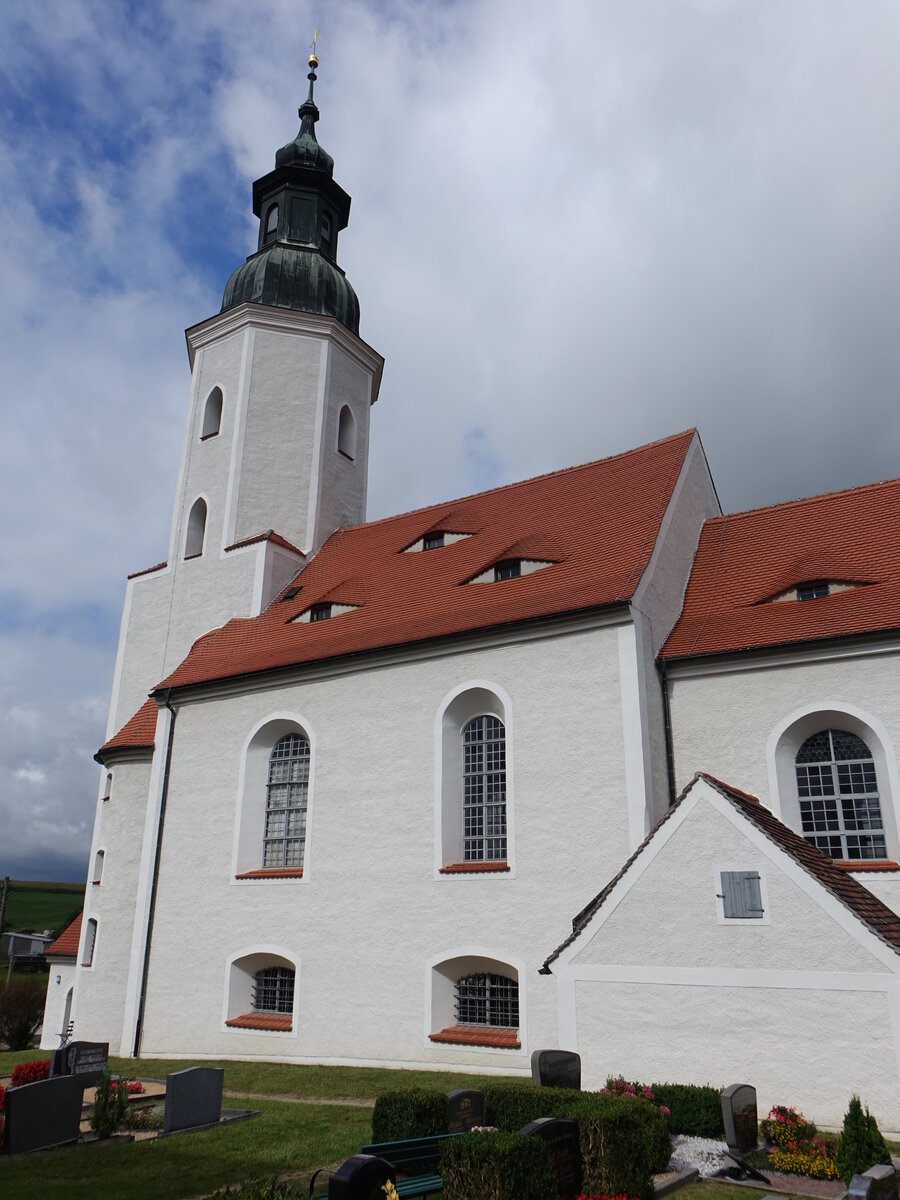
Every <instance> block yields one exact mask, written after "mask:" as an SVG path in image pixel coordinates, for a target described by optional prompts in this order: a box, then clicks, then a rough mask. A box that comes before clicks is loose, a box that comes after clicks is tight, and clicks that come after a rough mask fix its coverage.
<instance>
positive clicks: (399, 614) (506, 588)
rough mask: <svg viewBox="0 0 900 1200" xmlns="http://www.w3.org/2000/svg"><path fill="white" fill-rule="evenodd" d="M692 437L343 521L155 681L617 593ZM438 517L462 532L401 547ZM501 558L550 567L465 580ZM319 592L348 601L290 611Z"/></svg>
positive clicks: (639, 559) (605, 601)
mask: <svg viewBox="0 0 900 1200" xmlns="http://www.w3.org/2000/svg"><path fill="white" fill-rule="evenodd" d="M693 437H694V433H693V431H688V432H687V433H682V434H677V435H676V436H675V437H671V438H666V439H664V440H663V441H659V442H654V443H652V444H650V445H648V446H642V447H640V448H639V449H637V450H632V451H630V452H629V453H627V454H620V455H617V456H616V457H615V458H608V459H604V460H602V461H600V462H595V463H588V464H587V465H586V466H582V467H572V468H570V469H568V470H565V471H558V472H555V473H554V474H551V475H542V476H539V477H538V478H536V479H529V480H526V481H525V482H524V483H516V484H511V485H509V486H507V487H502V488H497V489H495V490H493V491H490V492H482V493H481V494H479V495H475V496H470V497H468V498H467V499H463V500H454V501H451V502H449V503H447V504H438V505H434V506H433V507H431V508H426V509H419V510H418V511H416V512H411V513H405V514H403V515H401V516H398V517H391V518H388V519H386V520H383V521H374V522H372V523H371V524H368V525H358V526H354V527H352V528H348V529H340V530H338V531H337V533H335V534H333V535H332V536H331V537H330V538H329V539H328V541H327V542H326V543H325V545H324V546H323V547H322V548H321V550H319V552H318V553H317V554H316V555H315V556H314V557H313V558H312V560H311V561H310V562H309V563H308V564H307V565H306V567H305V568H304V569H303V571H302V573H301V575H300V576H298V577H297V579H295V580H294V583H293V585H292V586H296V585H297V584H298V583H302V585H303V591H302V594H301V595H300V596H298V597H296V598H295V599H294V600H292V601H289V602H281V601H279V600H278V599H276V600H275V601H274V602H273V603H272V604H271V605H270V606H269V608H268V609H267V610H266V611H265V612H264V613H263V614H262V615H261V616H258V617H253V618H250V619H236V620H233V621H229V622H228V624H227V625H224V626H223V627H222V628H221V629H218V630H214V631H213V632H212V633H209V634H206V635H205V636H204V637H202V638H201V639H199V640H198V641H197V642H196V643H195V644H194V646H193V648H192V650H191V652H190V654H189V655H188V657H187V658H186V659H185V660H184V662H183V663H182V664H181V665H180V666H179V667H178V668H177V669H176V670H175V671H174V672H173V673H172V674H171V675H169V677H168V678H167V679H166V680H164V681H163V682H162V683H161V684H159V685H158V687H159V688H166V687H181V686H185V685H188V684H194V683H201V682H206V681H209V680H214V679H227V678H234V677H236V676H240V675H246V674H253V673H256V672H260V671H267V670H272V669H275V668H278V667H286V666H292V665H295V664H301V663H308V662H315V661H318V660H322V659H328V658H334V657H338V656H341V655H346V654H354V653H360V652H363V651H368V650H375V649H381V648H385V647H390V646H401V645H404V644H406V643H409V642H417V641H423V640H427V639H431V638H438V637H446V636H452V635H454V634H462V633H468V632H470V631H472V630H476V629H483V628H489V627H492V626H498V625H505V624H509V623H512V622H518V621H526V620H531V619H535V618H540V617H548V616H553V615H560V614H563V613H568V612H576V611H578V610H583V609H591V608H596V607H601V606H604V605H612V604H615V603H617V602H626V601H627V600H628V599H629V598H630V597H631V595H632V593H633V592H634V589H635V588H636V586H637V584H638V582H639V580H640V578H641V574H642V573H643V571H644V568H645V567H646V565H647V562H648V560H649V558H650V554H651V553H652V551H653V547H654V543H655V541H656V537H657V534H658V532H659V526H660V522H661V520H662V517H663V514H664V512H665V509H666V505H667V504H668V501H669V499H670V497H671V495H672V490H673V488H674V486H675V483H676V480H677V478H678V474H679V471H680V469H681V467H682V464H683V462H684V459H685V455H686V454H687V451H688V447H689V446H690V443H691V439H692V438H693ZM437 529H452V530H453V531H455V532H461V533H464V532H470V531H471V532H472V533H473V536H472V537H467V538H463V539H461V540H460V541H456V542H453V543H451V544H450V545H448V546H444V547H442V548H441V549H437V550H426V551H421V552H410V553H404V551H405V550H406V548H407V547H408V546H411V545H412V544H413V543H414V542H415V541H416V540H417V539H418V538H421V537H422V535H423V534H425V533H428V532H430V531H432V530H437ZM510 557H521V558H540V559H544V560H551V561H552V562H553V565H552V566H549V567H545V568H543V569H541V570H539V571H535V572H534V573H532V574H529V575H524V576H523V577H522V578H520V579H511V580H507V581H504V582H502V583H496V584H493V583H492V584H483V585H469V584H468V583H467V582H466V581H467V580H469V579H472V578H473V577H474V576H476V575H478V574H479V573H480V572H481V571H483V570H485V569H487V568H488V567H490V566H492V565H493V564H494V563H497V562H500V561H502V560H504V559H508V558H510ZM285 590H287V589H285ZM325 600H329V601H333V602H334V603H338V604H350V605H357V606H358V607H357V608H356V610H355V611H353V612H348V613H342V614H340V615H338V616H335V617H333V618H332V619H331V620H328V621H319V622H312V623H308V622H300V623H294V619H295V618H296V617H297V616H298V615H299V614H300V613H302V612H304V611H306V610H307V609H308V608H309V607H310V606H311V605H313V604H317V603H319V602H321V601H325Z"/></svg>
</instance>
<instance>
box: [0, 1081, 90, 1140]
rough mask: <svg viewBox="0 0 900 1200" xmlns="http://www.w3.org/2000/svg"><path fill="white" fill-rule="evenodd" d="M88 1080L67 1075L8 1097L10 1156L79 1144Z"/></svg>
mask: <svg viewBox="0 0 900 1200" xmlns="http://www.w3.org/2000/svg"><path fill="white" fill-rule="evenodd" d="M84 1087H85V1085H84V1077H83V1076H81V1075H64V1076H62V1077H61V1078H59V1079H41V1080H39V1081H38V1082H37V1083H25V1084H23V1085H22V1086H21V1087H14V1088H10V1089H9V1090H8V1091H7V1093H6V1153H7V1154H24V1153H25V1151H26V1150H43V1149H45V1148H46V1147H48V1146H63V1145H65V1144H66V1143H67V1142H77V1141H78V1129H79V1125H80V1124H81V1105H82V1102H83V1100H84Z"/></svg>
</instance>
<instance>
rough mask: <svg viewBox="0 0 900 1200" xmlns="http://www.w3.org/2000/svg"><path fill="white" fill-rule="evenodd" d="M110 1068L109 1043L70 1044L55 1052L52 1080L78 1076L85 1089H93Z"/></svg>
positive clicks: (51, 1063) (51, 1062)
mask: <svg viewBox="0 0 900 1200" xmlns="http://www.w3.org/2000/svg"><path fill="white" fill-rule="evenodd" d="M108 1066H109V1042H69V1044H68V1045H67V1046H60V1048H59V1049H58V1050H54V1052H53V1058H52V1059H51V1061H50V1078H51V1079H55V1078H56V1077H57V1076H60V1075H77V1076H78V1077H79V1079H80V1080H81V1082H82V1085H83V1086H84V1087H93V1086H94V1084H96V1083H99V1082H100V1077H101V1076H102V1074H103V1072H104V1071H105V1070H106V1069H107V1067H108Z"/></svg>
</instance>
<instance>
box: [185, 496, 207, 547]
mask: <svg viewBox="0 0 900 1200" xmlns="http://www.w3.org/2000/svg"><path fill="white" fill-rule="evenodd" d="M205 536H206V501H205V500H204V499H203V497H202V496H198V497H197V499H196V500H195V501H194V503H193V505H192V507H191V512H190V516H189V517H188V525H187V537H186V538H185V541H184V557H185V558H199V556H200V555H201V554H202V553H203V540H204V538H205Z"/></svg>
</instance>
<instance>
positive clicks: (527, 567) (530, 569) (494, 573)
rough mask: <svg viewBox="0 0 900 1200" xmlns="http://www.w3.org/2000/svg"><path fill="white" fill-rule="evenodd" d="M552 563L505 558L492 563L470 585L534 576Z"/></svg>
mask: <svg viewBox="0 0 900 1200" xmlns="http://www.w3.org/2000/svg"><path fill="white" fill-rule="evenodd" d="M553 565H554V564H553V563H552V562H547V561H545V560H543V559H537V558H504V559H501V560H500V561H499V562H495V563H492V564H491V566H489V567H488V568H487V569H486V570H484V571H482V572H481V573H480V574H479V575H476V576H474V578H472V579H470V580H469V583H503V582H504V581H505V580H507V579H519V578H521V576H523V575H533V574H534V572H535V571H542V570H543V569H544V567H552V566H553Z"/></svg>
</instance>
